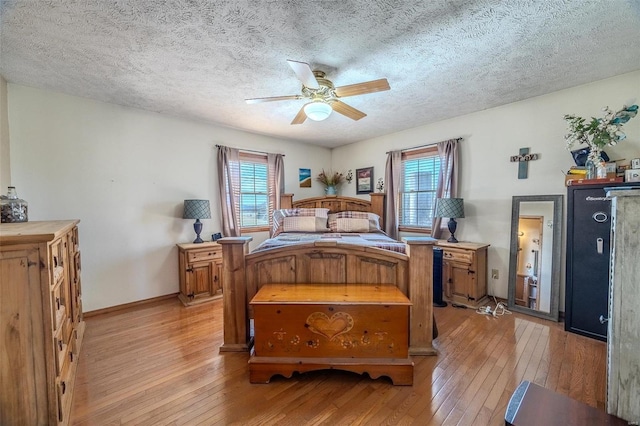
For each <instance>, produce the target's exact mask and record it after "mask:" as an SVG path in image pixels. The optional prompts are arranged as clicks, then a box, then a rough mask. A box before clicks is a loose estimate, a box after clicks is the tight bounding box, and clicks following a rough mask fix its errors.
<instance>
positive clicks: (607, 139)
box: [564, 105, 638, 179]
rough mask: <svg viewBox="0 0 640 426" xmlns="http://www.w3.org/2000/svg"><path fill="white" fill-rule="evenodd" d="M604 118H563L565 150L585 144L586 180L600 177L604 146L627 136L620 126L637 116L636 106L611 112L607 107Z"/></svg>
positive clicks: (569, 115)
mask: <svg viewBox="0 0 640 426" xmlns="http://www.w3.org/2000/svg"><path fill="white" fill-rule="evenodd" d="M602 110H603V111H604V117H602V118H595V117H591V120H589V121H587V120H586V119H584V118H582V117H578V116H576V115H571V114H567V115H565V116H564V119H565V121H566V122H567V125H568V130H569V133H567V134H566V135H565V137H564V138H565V140H566V142H567V149H569V150H571V148H572V147H573V145H574V144H575V143H580V144H586V145H587V146H588V147H589V154H588V156H587V161H586V163H585V168H586V169H587V176H586V178H587V179H594V178H596V177H604V176H601V175H600V173H599V172H597V170H603V169H604V164H603V161H602V158H601V154H602V150H603V149H604V147H605V146H607V145H609V146H613V145H616V144H617V143H618V142H620V141H622V140H624V139H625V138H626V137H627V135H625V134H624V132H623V131H622V125H623V124H625V123H626V122H627V121H629V120H630V119H632V118H633V117H635V116H636V115H637V114H638V105H631V106H630V107H627V106H626V105H625V106H623V107H622V109H621V110H620V111H617V112H613V111H612V110H611V109H609V107H608V106H607V107H604V108H603V109H602Z"/></svg>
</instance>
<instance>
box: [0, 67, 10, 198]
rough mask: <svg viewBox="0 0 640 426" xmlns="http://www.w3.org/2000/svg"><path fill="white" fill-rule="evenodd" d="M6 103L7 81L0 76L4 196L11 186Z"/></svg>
mask: <svg viewBox="0 0 640 426" xmlns="http://www.w3.org/2000/svg"><path fill="white" fill-rule="evenodd" d="M7 110H8V103H7V81H6V80H5V79H4V77H2V76H1V75H0V193H2V194H6V190H7V186H9V185H11V162H10V158H11V157H10V150H9V148H10V145H9V114H8V112H7Z"/></svg>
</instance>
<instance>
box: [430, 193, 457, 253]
mask: <svg viewBox="0 0 640 426" xmlns="http://www.w3.org/2000/svg"><path fill="white" fill-rule="evenodd" d="M435 217H448V218H449V222H447V227H448V228H449V232H451V237H449V239H448V240H447V242H449V243H457V242H458V240H457V239H456V237H455V233H456V228H457V227H458V223H457V222H456V218H459V217H464V202H463V199H462V198H438V199H436V214H435Z"/></svg>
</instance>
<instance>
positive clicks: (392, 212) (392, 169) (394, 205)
mask: <svg viewBox="0 0 640 426" xmlns="http://www.w3.org/2000/svg"><path fill="white" fill-rule="evenodd" d="M401 175H402V151H390V152H389V153H388V154H387V164H386V167H385V172H384V180H385V182H386V183H387V204H386V207H385V226H384V230H385V232H386V233H387V235H389V237H391V238H393V239H395V240H397V239H398V237H399V233H398V222H399V218H398V211H399V209H398V202H399V199H398V198H399V196H400V183H401V182H400V177H401Z"/></svg>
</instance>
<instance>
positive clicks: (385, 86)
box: [335, 78, 391, 98]
mask: <svg viewBox="0 0 640 426" xmlns="http://www.w3.org/2000/svg"><path fill="white" fill-rule="evenodd" d="M389 89H391V87H389V82H388V81H387V79H386V78H381V79H379V80H372V81H367V82H365V83H356V84H349V85H348V86H340V87H336V89H335V92H336V95H337V96H339V97H341V98H344V97H346V96H356V95H364V94H367V93H375V92H382V91H383V90H389Z"/></svg>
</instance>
